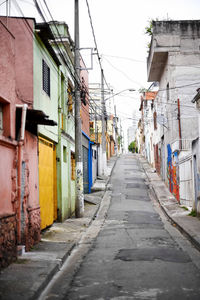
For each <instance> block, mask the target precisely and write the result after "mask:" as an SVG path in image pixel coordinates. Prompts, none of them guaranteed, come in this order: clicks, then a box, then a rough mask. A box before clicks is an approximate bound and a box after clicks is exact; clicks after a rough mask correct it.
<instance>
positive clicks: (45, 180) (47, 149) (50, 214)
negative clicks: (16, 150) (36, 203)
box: [39, 138, 57, 229]
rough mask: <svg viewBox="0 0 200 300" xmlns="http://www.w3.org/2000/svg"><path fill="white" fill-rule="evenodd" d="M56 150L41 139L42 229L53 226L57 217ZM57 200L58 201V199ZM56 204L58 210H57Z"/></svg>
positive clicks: (40, 191)
mask: <svg viewBox="0 0 200 300" xmlns="http://www.w3.org/2000/svg"><path fill="white" fill-rule="evenodd" d="M54 153H55V150H54V145H53V143H51V142H49V141H47V140H45V139H43V138H39V199H40V215H41V229H44V228H46V227H47V226H49V225H51V224H53V221H54V220H55V218H56V217H57V214H56V215H55V210H56V211H57V201H55V197H56V194H55V190H56V187H55V185H56V178H55V177H56V176H55V162H54V160H55V154H54ZM56 200H57V199H56ZM55 202H56V209H55Z"/></svg>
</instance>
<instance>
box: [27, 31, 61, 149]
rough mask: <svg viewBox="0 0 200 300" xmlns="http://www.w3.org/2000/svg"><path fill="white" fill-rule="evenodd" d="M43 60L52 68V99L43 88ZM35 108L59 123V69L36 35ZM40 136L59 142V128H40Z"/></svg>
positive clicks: (41, 126)
mask: <svg viewBox="0 0 200 300" xmlns="http://www.w3.org/2000/svg"><path fill="white" fill-rule="evenodd" d="M42 59H44V60H45V62H46V63H47V65H48V67H49V68H50V97H49V96H48V95H47V94H46V92H45V91H44V90H43V88H42ZM33 78H34V108H35V109H39V110H42V111H44V113H45V114H46V115H48V116H49V119H52V120H54V121H55V122H56V123H58V67H57V65H56V64H55V62H54V61H53V59H52V58H51V56H50V54H49V53H48V51H47V50H46V48H45V46H44V45H43V43H42V41H41V40H40V38H39V37H38V36H37V34H36V38H35V39H34V76H33ZM38 132H39V134H41V135H43V136H45V137H48V138H49V139H51V140H52V141H54V142H56V143H57V142H58V126H46V125H45V126H44V125H39V126H38Z"/></svg>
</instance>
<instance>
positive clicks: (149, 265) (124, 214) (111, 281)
mask: <svg viewBox="0 0 200 300" xmlns="http://www.w3.org/2000/svg"><path fill="white" fill-rule="evenodd" d="M111 185H112V186H111V202H110V207H109V209H108V212H107V217H106V219H105V221H104V223H103V224H100V229H99V232H98V235H97V237H96V238H95V239H93V241H92V244H91V243H90V242H88V248H87V251H83V252H82V255H81V254H80V255H79V256H78V258H77V259H78V260H79V264H78V265H77V260H76V264H75V265H76V267H75V268H74V269H73V272H72V269H70V268H69V264H68V267H67V266H66V270H64V271H63V275H62V274H61V275H60V277H58V278H57V279H56V280H57V281H54V283H53V284H52V285H51V287H50V288H49V290H48V291H47V293H46V295H45V296H44V298H43V299H70V300H73V299H74V300H75V299H87V300H90V299H91V300H94V299H95V300H96V299H98V300H103V299H106V300H107V299H108V300H110V299H136V300H137V299H138V300H139V299H161V300H164V299H170V300H173V299H175V300H178V299H180V300H183V299H190V300H191V299H200V271H199V266H200V263H199V262H200V257H199V253H198V251H196V250H195V249H194V248H193V247H192V246H191V245H190V243H189V242H188V241H187V240H186V239H185V238H184V237H183V236H182V235H181V234H180V233H179V232H178V230H177V229H176V228H174V227H173V226H172V225H171V224H170V223H169V221H168V220H167V219H166V217H165V216H164V215H163V213H162V211H161V209H160V208H159V206H158V204H157V202H156V201H155V200H154V199H153V197H152V195H151V194H150V189H149V185H148V182H147V178H146V175H145V173H144V171H143V169H142V168H141V166H140V164H139V161H138V159H137V156H136V155H124V156H122V157H121V158H119V159H118V161H117V164H116V166H115V169H114V171H113V174H112V177H111ZM86 244H87V243H86ZM84 246H86V245H84ZM71 267H72V266H71ZM67 268H68V269H67ZM72 273H73V275H72ZM67 274H68V275H67ZM69 274H71V278H70V281H69V279H68V280H67V278H69V277H70V276H69ZM62 276H63V277H62Z"/></svg>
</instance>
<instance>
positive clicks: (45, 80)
mask: <svg viewBox="0 0 200 300" xmlns="http://www.w3.org/2000/svg"><path fill="white" fill-rule="evenodd" d="M42 87H43V90H44V91H45V92H46V93H47V95H48V96H49V97H50V68H49V67H48V65H47V64H46V62H45V61H44V60H42Z"/></svg>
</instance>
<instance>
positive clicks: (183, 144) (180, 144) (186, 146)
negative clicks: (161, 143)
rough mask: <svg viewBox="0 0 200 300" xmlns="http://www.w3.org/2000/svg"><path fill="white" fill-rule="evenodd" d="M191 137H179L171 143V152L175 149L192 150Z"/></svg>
mask: <svg viewBox="0 0 200 300" xmlns="http://www.w3.org/2000/svg"><path fill="white" fill-rule="evenodd" d="M192 141H193V140H191V139H179V140H176V141H174V142H172V143H171V148H172V152H175V151H191V150H192Z"/></svg>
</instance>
